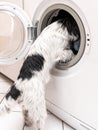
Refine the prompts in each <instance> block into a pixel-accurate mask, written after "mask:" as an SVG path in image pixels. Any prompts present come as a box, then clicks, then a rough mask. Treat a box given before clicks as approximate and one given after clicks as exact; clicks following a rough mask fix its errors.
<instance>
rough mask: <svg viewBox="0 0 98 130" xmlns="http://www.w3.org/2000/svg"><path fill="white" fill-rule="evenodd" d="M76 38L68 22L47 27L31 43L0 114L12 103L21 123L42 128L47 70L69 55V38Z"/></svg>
mask: <svg viewBox="0 0 98 130" xmlns="http://www.w3.org/2000/svg"><path fill="white" fill-rule="evenodd" d="M77 38H78V29H77V27H75V26H74V27H72V26H71V24H70V21H66V20H59V21H56V22H54V23H52V24H50V25H49V26H47V27H46V28H45V29H44V30H43V31H42V33H41V34H40V36H39V37H38V38H37V39H36V40H35V42H34V44H33V45H32V47H31V49H30V51H29V53H28V56H27V58H26V60H25V61H24V64H23V66H22V68H21V70H20V74H19V76H18V78H17V80H16V81H15V83H14V84H13V85H12V87H11V89H10V91H9V92H8V93H7V95H6V97H5V98H4V100H3V101H2V104H1V105H0V116H2V114H4V113H8V112H11V110H12V108H13V107H14V106H15V104H19V105H20V106H21V109H22V111H23V116H24V123H25V125H27V126H31V125H34V127H35V129H36V130H43V129H44V124H45V119H46V116H47V113H46V105H45V85H46V84H47V83H48V81H49V79H50V69H51V68H52V67H53V66H54V64H55V63H56V62H57V61H59V60H62V61H68V60H71V59H72V57H73V55H74V54H73V52H72V50H71V49H70V48H69V46H70V45H69V44H71V42H70V41H72V42H73V41H75V40H77Z"/></svg>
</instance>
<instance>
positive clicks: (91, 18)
mask: <svg viewBox="0 0 98 130" xmlns="http://www.w3.org/2000/svg"><path fill="white" fill-rule="evenodd" d="M22 7H23V9H24V11H25V12H23V10H22V9H20V8H19V7H17V6H15V5H12V4H9V3H1V4H0V13H1V15H0V17H1V18H2V19H3V18H4V20H6V21H8V22H6V23H7V24H6V26H7V27H6V26H4V25H5V24H4V23H3V22H2V23H0V26H1V27H0V28H2V29H1V30H3V27H5V28H7V31H5V30H3V31H4V33H3V32H2V31H0V39H1V40H0V72H2V73H3V74H5V75H6V76H8V77H9V78H11V79H12V80H15V79H16V77H17V75H18V73H19V69H20V67H21V65H22V63H23V61H24V58H25V56H26V54H27V52H28V50H29V48H30V46H31V44H32V43H33V41H34V40H35V39H36V38H37V36H38V35H39V34H40V33H41V31H42V30H43V28H44V27H46V26H47V25H48V24H50V23H52V21H54V20H57V19H59V18H63V17H65V15H70V17H73V18H74V20H75V21H76V23H77V25H78V28H79V31H80V41H79V47H78V50H77V54H76V56H75V57H74V58H73V59H72V60H71V61H70V62H68V63H66V64H65V63H58V64H56V66H55V67H54V68H53V69H52V70H51V76H52V78H51V81H50V82H49V84H48V85H47V89H46V100H47V108H48V109H49V110H50V111H51V112H52V113H54V114H55V115H57V116H58V117H59V118H61V119H62V120H64V121H65V122H66V123H68V124H69V125H71V126H72V127H73V128H74V129H77V130H98V116H97V115H98V92H97V90H98V87H97V86H98V82H97V73H98V59H97V58H96V57H97V56H98V51H97V49H98V44H97V41H98V37H97V32H98V31H97V30H96V28H97V27H98V20H97V18H96V17H97V14H98V8H97V0H94V1H88V0H86V1H85V2H84V1H82V0H75V1H74V0H73V1H71V0H50V1H48V0H40V1H39V0H28V1H26V0H24V1H22ZM62 12H63V15H62ZM25 13H27V15H28V16H27V15H26V14H25ZM1 18H0V19H1ZM4 20H3V21H4ZM31 21H32V23H31ZM9 27H10V28H9ZM89 28H90V30H89ZM8 32H10V33H9V34H10V37H9V34H8ZM3 36H4V39H3V38H2V37H3ZM17 39H18V40H17ZM1 41H3V42H1ZM8 41H9V42H8ZM2 43H3V44H2Z"/></svg>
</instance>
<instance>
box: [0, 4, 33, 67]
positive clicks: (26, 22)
mask: <svg viewBox="0 0 98 130" xmlns="http://www.w3.org/2000/svg"><path fill="white" fill-rule="evenodd" d="M31 28H32V22H31V21H30V19H29V17H28V16H27V14H26V13H25V12H24V11H23V10H22V9H21V8H20V7H18V6H16V5H14V4H11V3H7V2H1V3H0V65H11V64H15V63H16V62H17V61H19V60H21V59H22V58H24V57H25V55H26V53H27V52H28V50H29V48H30V46H31V44H32V36H31Z"/></svg>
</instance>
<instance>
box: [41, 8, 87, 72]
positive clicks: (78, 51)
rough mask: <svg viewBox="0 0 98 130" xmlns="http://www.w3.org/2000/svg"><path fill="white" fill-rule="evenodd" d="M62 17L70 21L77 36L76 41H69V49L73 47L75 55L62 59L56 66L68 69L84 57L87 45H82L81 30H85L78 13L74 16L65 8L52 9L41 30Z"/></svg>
mask: <svg viewBox="0 0 98 130" xmlns="http://www.w3.org/2000/svg"><path fill="white" fill-rule="evenodd" d="M62 19H65V20H66V21H69V23H70V24H71V27H72V29H74V34H75V35H76V36H77V39H76V40H74V41H69V42H71V44H70V46H69V49H71V50H72V51H73V53H74V57H73V58H72V59H71V60H69V61H65V62H62V61H60V62H59V63H57V64H56V68H58V69H66V68H69V67H71V66H73V65H75V64H76V63H77V62H78V61H79V60H80V58H81V57H82V55H83V52H84V47H85V45H82V47H81V30H83V25H82V22H81V20H80V18H79V17H78V15H77V17H74V16H72V15H71V14H70V13H69V12H67V11H65V10H64V9H54V10H51V11H50V12H49V13H48V14H47V15H46V16H45V17H44V19H43V21H42V26H41V30H43V29H44V28H45V27H46V26H47V25H49V24H51V23H53V22H55V21H58V20H62ZM79 20H80V21H79ZM77 21H79V22H80V23H81V25H80V27H79V24H77ZM69 26H70V25H69ZM82 32H83V31H82ZM70 34H71V32H70ZM71 35H73V34H71ZM83 41H85V39H83ZM83 44H85V43H83Z"/></svg>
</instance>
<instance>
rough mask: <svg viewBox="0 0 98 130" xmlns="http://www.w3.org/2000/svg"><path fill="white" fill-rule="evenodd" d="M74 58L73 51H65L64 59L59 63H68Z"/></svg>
mask: <svg viewBox="0 0 98 130" xmlns="http://www.w3.org/2000/svg"><path fill="white" fill-rule="evenodd" d="M64 54H65V55H64ZM74 57H75V55H74V53H73V52H72V51H71V50H65V53H63V55H62V58H61V59H60V61H59V63H68V62H69V61H71V60H72V59H73V58H74Z"/></svg>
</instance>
